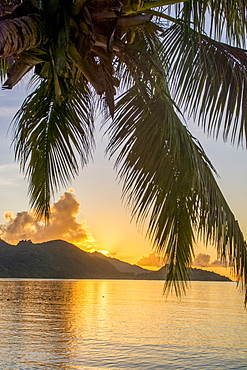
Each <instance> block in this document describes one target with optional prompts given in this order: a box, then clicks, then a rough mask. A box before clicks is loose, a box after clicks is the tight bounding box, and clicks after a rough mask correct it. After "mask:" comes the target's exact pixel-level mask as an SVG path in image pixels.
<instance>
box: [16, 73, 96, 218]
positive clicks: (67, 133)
mask: <svg viewBox="0 0 247 370" xmlns="http://www.w3.org/2000/svg"><path fill="white" fill-rule="evenodd" d="M67 89H68V91H70V93H68V94H67V96H63V98H64V99H63V102H62V104H60V102H59V101H58V100H57V99H56V95H55V93H54V90H53V89H52V87H51V85H50V83H49V82H47V81H46V80H44V81H42V82H41V84H40V86H39V87H38V88H37V89H36V90H35V91H34V92H33V93H31V94H30V95H29V96H28V97H27V98H26V100H25V101H24V103H23V105H22V107H21V109H20V110H19V111H18V112H17V114H16V116H15V122H14V143H15V157H16V160H17V161H19V162H20V165H21V169H22V170H23V172H24V173H25V174H26V176H27V177H28V179H29V182H30V185H29V195H30V199H31V206H32V207H35V209H36V213H37V215H38V216H40V217H41V216H43V215H44V216H45V218H46V219H48V218H49V204H50V197H51V195H53V193H54V191H57V190H58V189H59V187H60V186H61V185H62V186H67V184H68V182H69V181H71V180H72V179H73V178H74V177H75V176H76V175H77V174H78V169H79V166H78V159H77V156H76V154H75V152H77V153H78V154H79V156H80V159H81V163H82V165H85V164H86V163H87V162H88V159H89V157H90V155H91V151H92V148H93V146H94V144H93V143H94V140H93V121H92V111H91V106H90V99H89V97H90V95H89V92H88V90H87V89H86V88H85V85H84V84H83V83H81V84H78V85H77V88H76V89H72V87H71V86H68V87H67Z"/></svg>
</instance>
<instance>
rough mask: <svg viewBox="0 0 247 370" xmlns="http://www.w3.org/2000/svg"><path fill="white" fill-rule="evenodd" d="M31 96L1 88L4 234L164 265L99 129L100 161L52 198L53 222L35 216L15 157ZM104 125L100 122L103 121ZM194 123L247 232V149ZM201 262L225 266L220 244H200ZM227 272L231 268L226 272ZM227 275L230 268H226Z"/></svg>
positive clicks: (0, 226)
mask: <svg viewBox="0 0 247 370" xmlns="http://www.w3.org/2000/svg"><path fill="white" fill-rule="evenodd" d="M26 95H27V90H26V85H25V83H23V82H21V83H19V85H17V86H16V87H15V88H14V89H13V90H3V91H0V123H1V124H0V194H1V202H0V237H2V239H4V240H5V241H6V242H9V243H10V244H15V243H17V242H18V241H19V240H21V239H31V240H32V241H33V242H37V243H38V242H42V241H45V240H52V239H64V240H67V241H68V242H71V243H74V244H76V245H77V246H79V247H80V248H82V249H84V250H87V251H93V250H99V251H102V252H103V253H106V252H108V254H109V255H111V256H113V257H115V258H118V259H121V260H124V261H127V262H129V263H133V264H134V263H138V264H140V265H142V266H143V267H147V268H155V267H156V268H158V267H160V266H161V261H160V260H159V259H158V258H157V256H156V254H155V252H154V251H153V250H152V246H151V244H150V242H149V241H148V240H146V239H145V233H142V232H141V230H138V228H137V227H136V225H135V223H134V222H132V223H130V214H129V212H128V210H127V209H126V207H125V206H124V202H123V201H122V200H121V184H118V181H117V179H116V173H115V172H114V170H113V166H114V163H113V162H111V161H108V159H107V158H106V157H105V155H104V150H105V145H106V140H105V139H104V140H103V139H102V136H103V132H97V136H96V144H97V149H96V151H95V153H94V161H93V162H91V163H90V164H89V165H88V166H87V167H86V168H84V169H82V170H81V171H80V174H79V176H78V177H77V178H76V179H75V180H74V181H73V182H72V183H71V184H69V185H68V187H67V188H61V189H60V191H59V192H58V193H57V194H55V197H54V199H52V202H53V204H52V213H51V222H50V224H49V226H48V227H47V228H46V229H44V225H42V223H38V222H37V221H36V220H35V217H34V216H33V214H32V212H31V210H30V206H29V201H28V196H27V191H28V184H27V181H26V180H25V179H24V177H23V174H21V173H20V171H19V165H18V163H15V162H14V153H13V148H12V147H11V129H9V127H10V123H11V120H12V118H13V116H14V114H15V112H16V111H17V110H18V108H19V107H20V105H21V103H22V101H23V100H24V98H25V96H26ZM97 125H98V127H99V126H100V122H97ZM189 128H190V130H191V131H192V133H193V134H194V135H195V136H196V137H197V138H198V139H199V140H200V142H201V144H202V145H203V147H204V149H205V151H206V153H207V155H208V157H209V159H210V160H211V161H212V163H213V164H214V166H215V168H216V170H217V171H218V173H219V175H220V178H219V180H218V183H219V185H220V187H221V190H222V192H223V194H224V195H225V197H226V199H227V201H228V204H229V205H230V207H231V209H232V211H233V213H234V214H235V217H236V218H237V219H238V221H239V223H240V226H241V228H242V231H243V232H244V234H245V236H247V197H246V189H247V188H246V183H247V170H246V169H247V168H246V166H247V152H246V151H245V150H243V149H241V148H238V149H237V148H236V147H233V146H231V145H230V144H228V143H223V142H222V141H221V140H220V139H219V140H218V141H217V142H216V141H215V139H213V138H208V137H207V136H206V135H205V134H204V133H203V132H202V131H201V129H200V128H198V127H197V125H196V124H195V123H192V122H190V123H189ZM195 255H196V260H195V266H198V267H202V268H206V269H209V270H214V271H217V272H220V273H224V271H225V269H224V270H222V271H221V270H219V266H218V262H215V260H216V252H215V250H214V248H212V247H210V246H209V247H208V248H207V249H206V248H205V247H204V246H203V245H201V244H200V245H198V246H197V248H196V249H195ZM225 272H226V271H225ZM225 274H227V272H226V273H225Z"/></svg>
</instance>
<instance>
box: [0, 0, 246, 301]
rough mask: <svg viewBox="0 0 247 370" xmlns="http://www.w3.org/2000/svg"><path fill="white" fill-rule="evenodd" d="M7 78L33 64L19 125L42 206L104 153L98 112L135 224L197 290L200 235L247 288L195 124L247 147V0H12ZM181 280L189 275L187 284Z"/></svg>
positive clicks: (3, 24) (20, 153) (4, 50)
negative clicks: (193, 271) (189, 119)
mask: <svg viewBox="0 0 247 370" xmlns="http://www.w3.org/2000/svg"><path fill="white" fill-rule="evenodd" d="M1 4H2V5H1V7H0V58H1V59H0V76H1V80H2V86H3V88H5V89H11V88H12V87H13V86H14V85H15V84H17V83H18V82H19V81H20V80H21V79H22V77H23V76H24V75H25V74H26V73H27V72H28V71H30V70H33V74H32V77H31V79H32V83H33V86H34V88H33V91H32V92H31V93H30V95H29V96H28V97H27V98H26V99H25V101H24V102H23V105H22V107H21V108H20V110H19V111H18V112H17V113H16V115H15V117H14V123H13V142H14V148H15V159H16V160H17V161H19V162H20V167H21V170H22V171H23V173H24V174H25V175H26V177H27V178H28V180H29V196H30V204H31V206H32V207H34V208H35V210H36V213H37V216H39V217H45V219H46V220H48V219H49V212H50V208H49V204H50V198H51V195H52V194H54V192H55V191H57V190H58V189H59V187H60V186H66V185H67V184H68V182H69V181H70V180H72V179H73V178H74V177H75V176H76V175H77V173H78V170H79V164H78V154H79V157H80V159H81V162H82V165H85V164H86V163H87V162H88V160H89V159H90V157H91V156H92V151H93V149H94V120H93V117H94V110H95V109H97V110H100V111H101V112H102V116H103V117H104V120H105V121H108V122H109V124H108V129H107V132H108V137H109V144H108V147H107V152H108V155H109V157H111V156H113V155H115V156H116V168H117V171H118V175H119V178H120V179H121V180H122V182H123V194H124V196H125V197H126V199H127V201H128V204H129V205H130V207H131V213H132V216H133V217H134V218H135V220H136V222H137V223H143V222H144V221H145V220H146V219H148V230H147V235H148V237H149V238H150V240H151V242H152V243H153V245H154V246H155V248H156V249H157V250H158V252H160V254H161V255H162V256H163V257H164V261H165V262H166V263H168V264H169V272H168V276H167V282H166V288H167V289H169V288H171V287H172V286H173V287H175V290H176V292H177V294H180V293H181V291H182V290H184V289H185V286H186V281H187V280H188V279H189V276H188V267H190V266H191V264H192V260H193V249H194V244H195V241H196V239H197V238H198V237H200V238H202V240H203V241H204V242H205V243H214V244H215V246H216V248H217V251H218V255H219V257H220V258H221V259H222V260H223V261H226V263H228V264H229V265H230V266H232V267H233V269H234V272H235V274H236V276H237V278H238V279H239V281H241V280H243V281H244V284H245V287H247V273H246V272H247V249H246V243H245V240H244V237H243V234H242V232H241V230H240V228H239V225H238V223H237V221H236V220H235V217H234V215H233V214H232V212H231V210H230V208H229V206H228V204H227V202H226V200H225V199H224V197H223V195H222V193H221V191H220V189H219V187H218V185H217V182H216V180H215V176H216V171H215V169H214V167H213V165H212V163H210V161H209V159H208V158H207V156H206V154H205V152H204V150H203V148H202V147H201V145H200V143H199V142H198V141H197V140H196V138H195V137H193V136H192V134H191V133H190V132H189V131H188V128H187V127H186V124H185V122H186V121H185V118H186V115H187V116H188V115H192V116H193V117H195V118H196V120H197V121H198V123H199V125H200V126H201V127H202V128H203V129H204V130H205V131H206V132H207V133H209V134H212V135H214V136H215V137H218V136H219V135H223V138H224V140H230V141H231V142H232V143H235V144H236V145H242V146H244V147H246V144H247V141H246V139H247V104H246V101H247V58H246V56H247V55H246V50H244V43H245V35H246V28H247V22H246V5H247V2H246V1H244V0H237V1H233V0H228V1H225V0H204V1H203V0H188V1H183V2H182V1H172V0H150V1H146V0H121V1H120V0H23V1H21V0H2V1H1ZM179 281H183V282H184V283H183V284H181V283H179Z"/></svg>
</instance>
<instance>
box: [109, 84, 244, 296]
mask: <svg viewBox="0 0 247 370" xmlns="http://www.w3.org/2000/svg"><path fill="white" fill-rule="evenodd" d="M140 92H141V91H140V90H139V89H138V87H137V86H134V87H133V88H132V89H130V90H129V91H128V92H127V93H125V94H124V95H123V96H122V97H121V98H120V100H119V101H118V104H117V106H116V117H115V119H114V121H113V123H112V124H111V126H110V129H109V134H110V144H109V146H108V152H109V153H110V155H113V154H114V153H116V152H117V153H118V156H117V160H116V166H117V168H118V171H119V176H120V179H121V180H122V181H123V184H124V186H123V194H124V195H125V196H126V197H127V200H128V204H129V206H130V207H131V209H132V217H134V218H135V219H136V221H137V222H140V223H141V224H143V223H144V221H145V220H146V218H149V223H148V231H147V235H148V237H149V238H150V239H151V240H152V242H153V245H154V247H155V248H156V249H157V250H158V251H159V252H160V253H161V254H162V255H163V257H164V261H165V262H166V263H168V264H169V269H168V275H167V282H166V289H167V290H169V289H170V288H171V287H172V286H174V287H175V290H176V293H177V294H180V293H181V292H182V291H183V290H184V289H185V286H186V283H184V282H186V281H188V279H189V275H188V267H190V266H191V263H192V259H193V253H194V241H195V236H201V237H203V238H204V240H205V242H209V241H210V242H211V243H214V244H215V245H216V247H217V250H218V254H219V256H220V257H221V258H222V259H227V262H228V263H229V265H230V266H232V267H233V268H234V271H235V273H236V275H237V276H238V277H239V280H241V279H242V278H243V279H244V281H245V283H246V282H247V281H246V277H247V274H246V266H245V267H244V265H245V263H244V261H245V258H246V256H247V250H246V244H245V241H244V239H243V235H242V233H241V231H240V229H239V227H238V224H237V222H236V221H235V218H234V215H233V214H232V212H231V210H230V209H229V207H228V205H227V203H226V201H225V199H224V197H223V195H222V193H221V192H220V190H219V188H218V185H217V183H216V181H215V178H214V176H213V172H214V169H213V167H212V165H211V163H210V162H209V160H208V159H207V157H206V155H205V153H204V151H203V150H202V148H201V146H200V145H199V144H198V142H197V141H196V140H195V139H194V138H193V137H192V136H191V134H190V133H189V132H188V131H187V129H186V127H185V126H184V125H182V123H181V121H180V120H179V118H178V117H177V115H176V113H175V111H174V109H173V106H172V104H171V101H170V100H169V99H168V98H167V94H161V92H160V91H158V92H157V93H156V92H155V91H150V90H149V89H147V94H146V96H145V97H144V95H143V93H140ZM182 282H183V283H182Z"/></svg>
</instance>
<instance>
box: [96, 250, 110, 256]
mask: <svg viewBox="0 0 247 370" xmlns="http://www.w3.org/2000/svg"><path fill="white" fill-rule="evenodd" d="M97 252H99V253H101V254H103V255H104V256H106V255H107V254H108V255H109V252H108V251H102V250H97Z"/></svg>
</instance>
